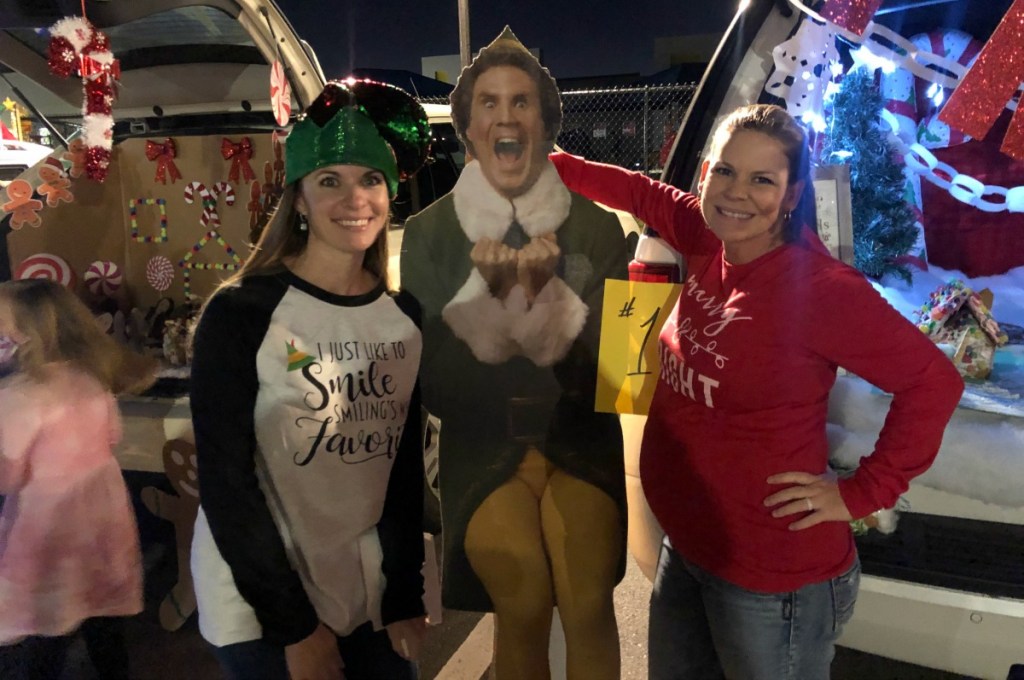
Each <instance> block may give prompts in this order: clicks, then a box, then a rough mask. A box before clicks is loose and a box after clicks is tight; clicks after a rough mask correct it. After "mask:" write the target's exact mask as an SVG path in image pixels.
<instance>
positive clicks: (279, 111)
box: [270, 60, 292, 127]
mask: <svg viewBox="0 0 1024 680" xmlns="http://www.w3.org/2000/svg"><path fill="white" fill-rule="evenodd" d="M270 105H271V106H272V107H273V109H274V120H276V121H277V124H278V125H280V126H281V127H284V126H286V125H287V124H288V118H289V117H290V116H291V115H292V86H291V85H290V84H289V83H288V76H287V75H285V72H284V65H283V64H281V62H280V61H278V60H275V61H274V65H273V66H272V67H271V68H270Z"/></svg>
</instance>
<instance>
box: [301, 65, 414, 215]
mask: <svg viewBox="0 0 1024 680" xmlns="http://www.w3.org/2000/svg"><path fill="white" fill-rule="evenodd" d="M429 148H430V125H429V124H428V123H427V114H426V113H425V112H424V111H423V107H422V106H420V105H419V103H418V102H417V101H416V100H415V99H413V98H412V97H411V96H409V94H408V93H407V92H405V91H404V90H402V89H399V88H397V87H395V86H393V85H387V84H384V83H377V82H374V81H372V80H355V79H354V78H349V79H346V80H342V81H338V80H332V81H330V82H329V83H327V85H326V86H325V87H324V91H323V92H321V93H320V95H319V96H318V97H317V98H316V99H315V100H313V103H312V104H310V105H309V108H307V109H306V111H305V112H304V113H303V114H302V115H301V116H299V119H298V120H297V121H296V122H295V125H294V126H293V127H292V131H291V132H290V133H289V134H288V137H287V139H286V140H285V158H284V176H285V183H286V184H291V183H293V182H297V181H298V180H300V179H302V178H303V177H305V176H306V175H308V174H309V173H311V172H313V171H314V170H316V169H318V168H322V167H325V166H328V165H363V166H366V167H368V168H373V169H374V170H380V171H381V172H382V173H384V177H385V179H387V183H388V194H389V195H390V196H391V198H394V197H395V194H396V192H397V191H398V182H399V181H400V180H404V179H407V178H409V177H411V176H412V175H414V174H416V171H417V170H419V169H420V167H422V165H423V163H424V162H425V161H426V159H427V151H428V150H429Z"/></svg>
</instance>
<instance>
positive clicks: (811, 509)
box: [804, 498, 814, 512]
mask: <svg viewBox="0 0 1024 680" xmlns="http://www.w3.org/2000/svg"><path fill="white" fill-rule="evenodd" d="M804 500H805V501H807V512H814V503H812V502H811V499H810V498H805V499H804Z"/></svg>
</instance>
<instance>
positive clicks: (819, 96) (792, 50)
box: [764, 17, 839, 118]
mask: <svg viewBox="0 0 1024 680" xmlns="http://www.w3.org/2000/svg"><path fill="white" fill-rule="evenodd" d="M772 57H773V59H774V60H775V71H774V72H773V73H772V75H771V78H769V80H768V82H767V83H766V84H765V86H764V89H765V92H767V93H768V94H771V95H773V96H775V97H779V98H780V99H783V100H785V102H786V109H787V110H788V111H789V112H790V113H791V114H793V115H794V116H796V117H797V118H799V117H801V116H803V115H805V114H818V113H820V112H821V110H822V104H823V103H824V101H825V93H826V91H827V89H828V85H829V83H830V82H831V80H832V64H836V63H839V51H838V50H837V49H836V34H835V32H834V31H833V30H832V27H831V25H829V24H819V23H817V22H815V21H814V20H813V19H810V18H808V17H805V18H804V20H803V22H802V23H801V24H800V28H799V29H797V32H796V33H795V34H793V37H792V38H790V39H789V40H786V41H785V42H783V43H780V44H779V45H777V46H776V47H775V49H774V50H772Z"/></svg>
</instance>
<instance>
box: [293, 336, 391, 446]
mask: <svg viewBox="0 0 1024 680" xmlns="http://www.w3.org/2000/svg"><path fill="white" fill-rule="evenodd" d="M294 351H295V348H294V344H292V345H291V346H290V347H289V349H288V352H289V354H290V355H294V354H293V353H294ZM307 357H308V359H309V361H308V362H306V361H303V365H302V367H301V368H300V369H299V370H301V372H302V377H303V379H304V381H305V384H306V386H307V387H309V388H312V389H311V390H309V391H307V392H306V393H305V395H304V397H303V399H302V403H303V405H304V406H305V407H306V408H308V409H309V410H310V411H311V412H312V415H308V416H307V415H304V416H299V417H298V418H296V419H295V425H296V427H298V428H299V429H301V430H306V429H309V430H310V432H311V434H309V436H308V437H307V439H308V440H309V441H310V445H309V449H308V451H305V452H303V451H296V452H295V453H294V454H293V456H292V460H293V462H294V463H295V464H296V465H299V466H305V465H308V464H309V463H310V462H311V461H312V460H313V459H314V458H315V457H316V455H317V454H318V453H319V452H321V451H326V452H327V453H329V454H336V455H337V456H338V458H340V460H341V461H342V462H343V463H346V464H349V465H352V464H358V463H365V462H367V461H370V460H373V459H374V458H379V457H381V456H386V457H387V458H393V457H394V455H395V454H396V453H397V452H398V444H399V441H400V440H401V436H402V430H403V427H404V425H403V424H404V423H405V417H406V412H407V410H408V404H407V403H406V402H405V400H402V399H396V398H394V395H395V394H396V392H398V390H399V386H398V384H397V381H396V379H395V375H394V374H392V373H391V372H390V371H389V369H388V364H389V363H391V362H395V361H399V362H400V361H402V360H403V358H404V357H405V345H404V343H402V342H401V341H397V342H389V343H384V342H363V341H359V342H356V341H344V342H329V343H317V351H316V355H315V356H309V355H307ZM289 358H290V360H291V357H289ZM289 370H293V369H291V367H290V366H289Z"/></svg>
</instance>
